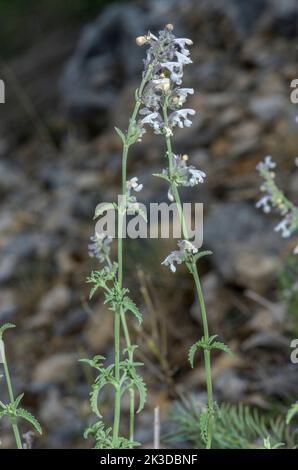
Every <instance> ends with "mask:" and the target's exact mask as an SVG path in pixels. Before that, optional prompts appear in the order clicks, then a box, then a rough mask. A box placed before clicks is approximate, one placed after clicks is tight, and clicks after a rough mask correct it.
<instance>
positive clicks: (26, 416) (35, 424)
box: [16, 408, 42, 434]
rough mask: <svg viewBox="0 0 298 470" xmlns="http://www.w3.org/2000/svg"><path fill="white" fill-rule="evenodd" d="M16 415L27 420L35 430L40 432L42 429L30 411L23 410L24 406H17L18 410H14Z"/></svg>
mask: <svg viewBox="0 0 298 470" xmlns="http://www.w3.org/2000/svg"><path fill="white" fill-rule="evenodd" d="M16 416H18V417H20V418H23V419H25V420H26V421H28V422H29V423H31V424H32V426H33V427H34V428H35V430H36V431H37V432H38V433H39V434H42V429H41V426H40V424H39V422H38V421H37V419H36V418H35V417H34V416H33V415H32V414H31V413H29V411H27V410H25V409H24V408H18V410H17V412H16Z"/></svg>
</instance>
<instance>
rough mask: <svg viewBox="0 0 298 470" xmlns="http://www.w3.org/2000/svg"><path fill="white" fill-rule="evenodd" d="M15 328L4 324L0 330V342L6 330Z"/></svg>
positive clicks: (9, 324) (12, 325)
mask: <svg viewBox="0 0 298 470" xmlns="http://www.w3.org/2000/svg"><path fill="white" fill-rule="evenodd" d="M15 327H16V326H15V325H14V324H13V323H5V324H4V325H3V326H1V328H0V340H2V337H3V333H4V332H5V331H6V330H8V329H9V328H15Z"/></svg>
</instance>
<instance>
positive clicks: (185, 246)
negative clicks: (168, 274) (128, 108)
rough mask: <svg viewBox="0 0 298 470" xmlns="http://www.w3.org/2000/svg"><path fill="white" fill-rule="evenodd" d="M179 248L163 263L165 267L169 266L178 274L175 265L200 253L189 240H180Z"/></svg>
mask: <svg viewBox="0 0 298 470" xmlns="http://www.w3.org/2000/svg"><path fill="white" fill-rule="evenodd" d="M178 247H179V250H176V251H172V253H170V254H169V255H168V256H167V257H166V259H165V260H164V261H163V262H162V263H161V264H163V265H165V266H169V267H170V270H171V271H172V272H173V273H175V272H176V266H175V263H176V264H181V263H183V262H184V261H186V259H187V258H189V256H190V255H193V254H195V253H197V252H198V249H197V248H196V247H195V246H194V245H193V244H192V243H191V242H190V241H189V240H179V242H178Z"/></svg>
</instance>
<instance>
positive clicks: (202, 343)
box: [188, 338, 206, 368]
mask: <svg viewBox="0 0 298 470" xmlns="http://www.w3.org/2000/svg"><path fill="white" fill-rule="evenodd" d="M205 347H206V343H205V340H204V339H203V338H202V339H200V340H199V341H197V342H196V343H195V344H193V345H192V346H191V348H190V349H189V352H188V360H189V362H190V365H191V367H192V368H193V367H194V357H195V354H196V352H197V350H198V349H199V348H202V349H205Z"/></svg>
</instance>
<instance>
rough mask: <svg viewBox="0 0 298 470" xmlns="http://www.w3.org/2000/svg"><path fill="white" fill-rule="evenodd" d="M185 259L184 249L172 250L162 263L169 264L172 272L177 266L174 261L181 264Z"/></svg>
mask: <svg viewBox="0 0 298 470" xmlns="http://www.w3.org/2000/svg"><path fill="white" fill-rule="evenodd" d="M183 261H184V255H183V252H182V251H172V253H170V254H169V256H167V257H166V259H165V260H164V261H163V262H162V263H161V264H163V265H164V266H169V267H170V270H171V271H172V273H175V272H176V266H175V264H174V263H177V264H181V263H183Z"/></svg>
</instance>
